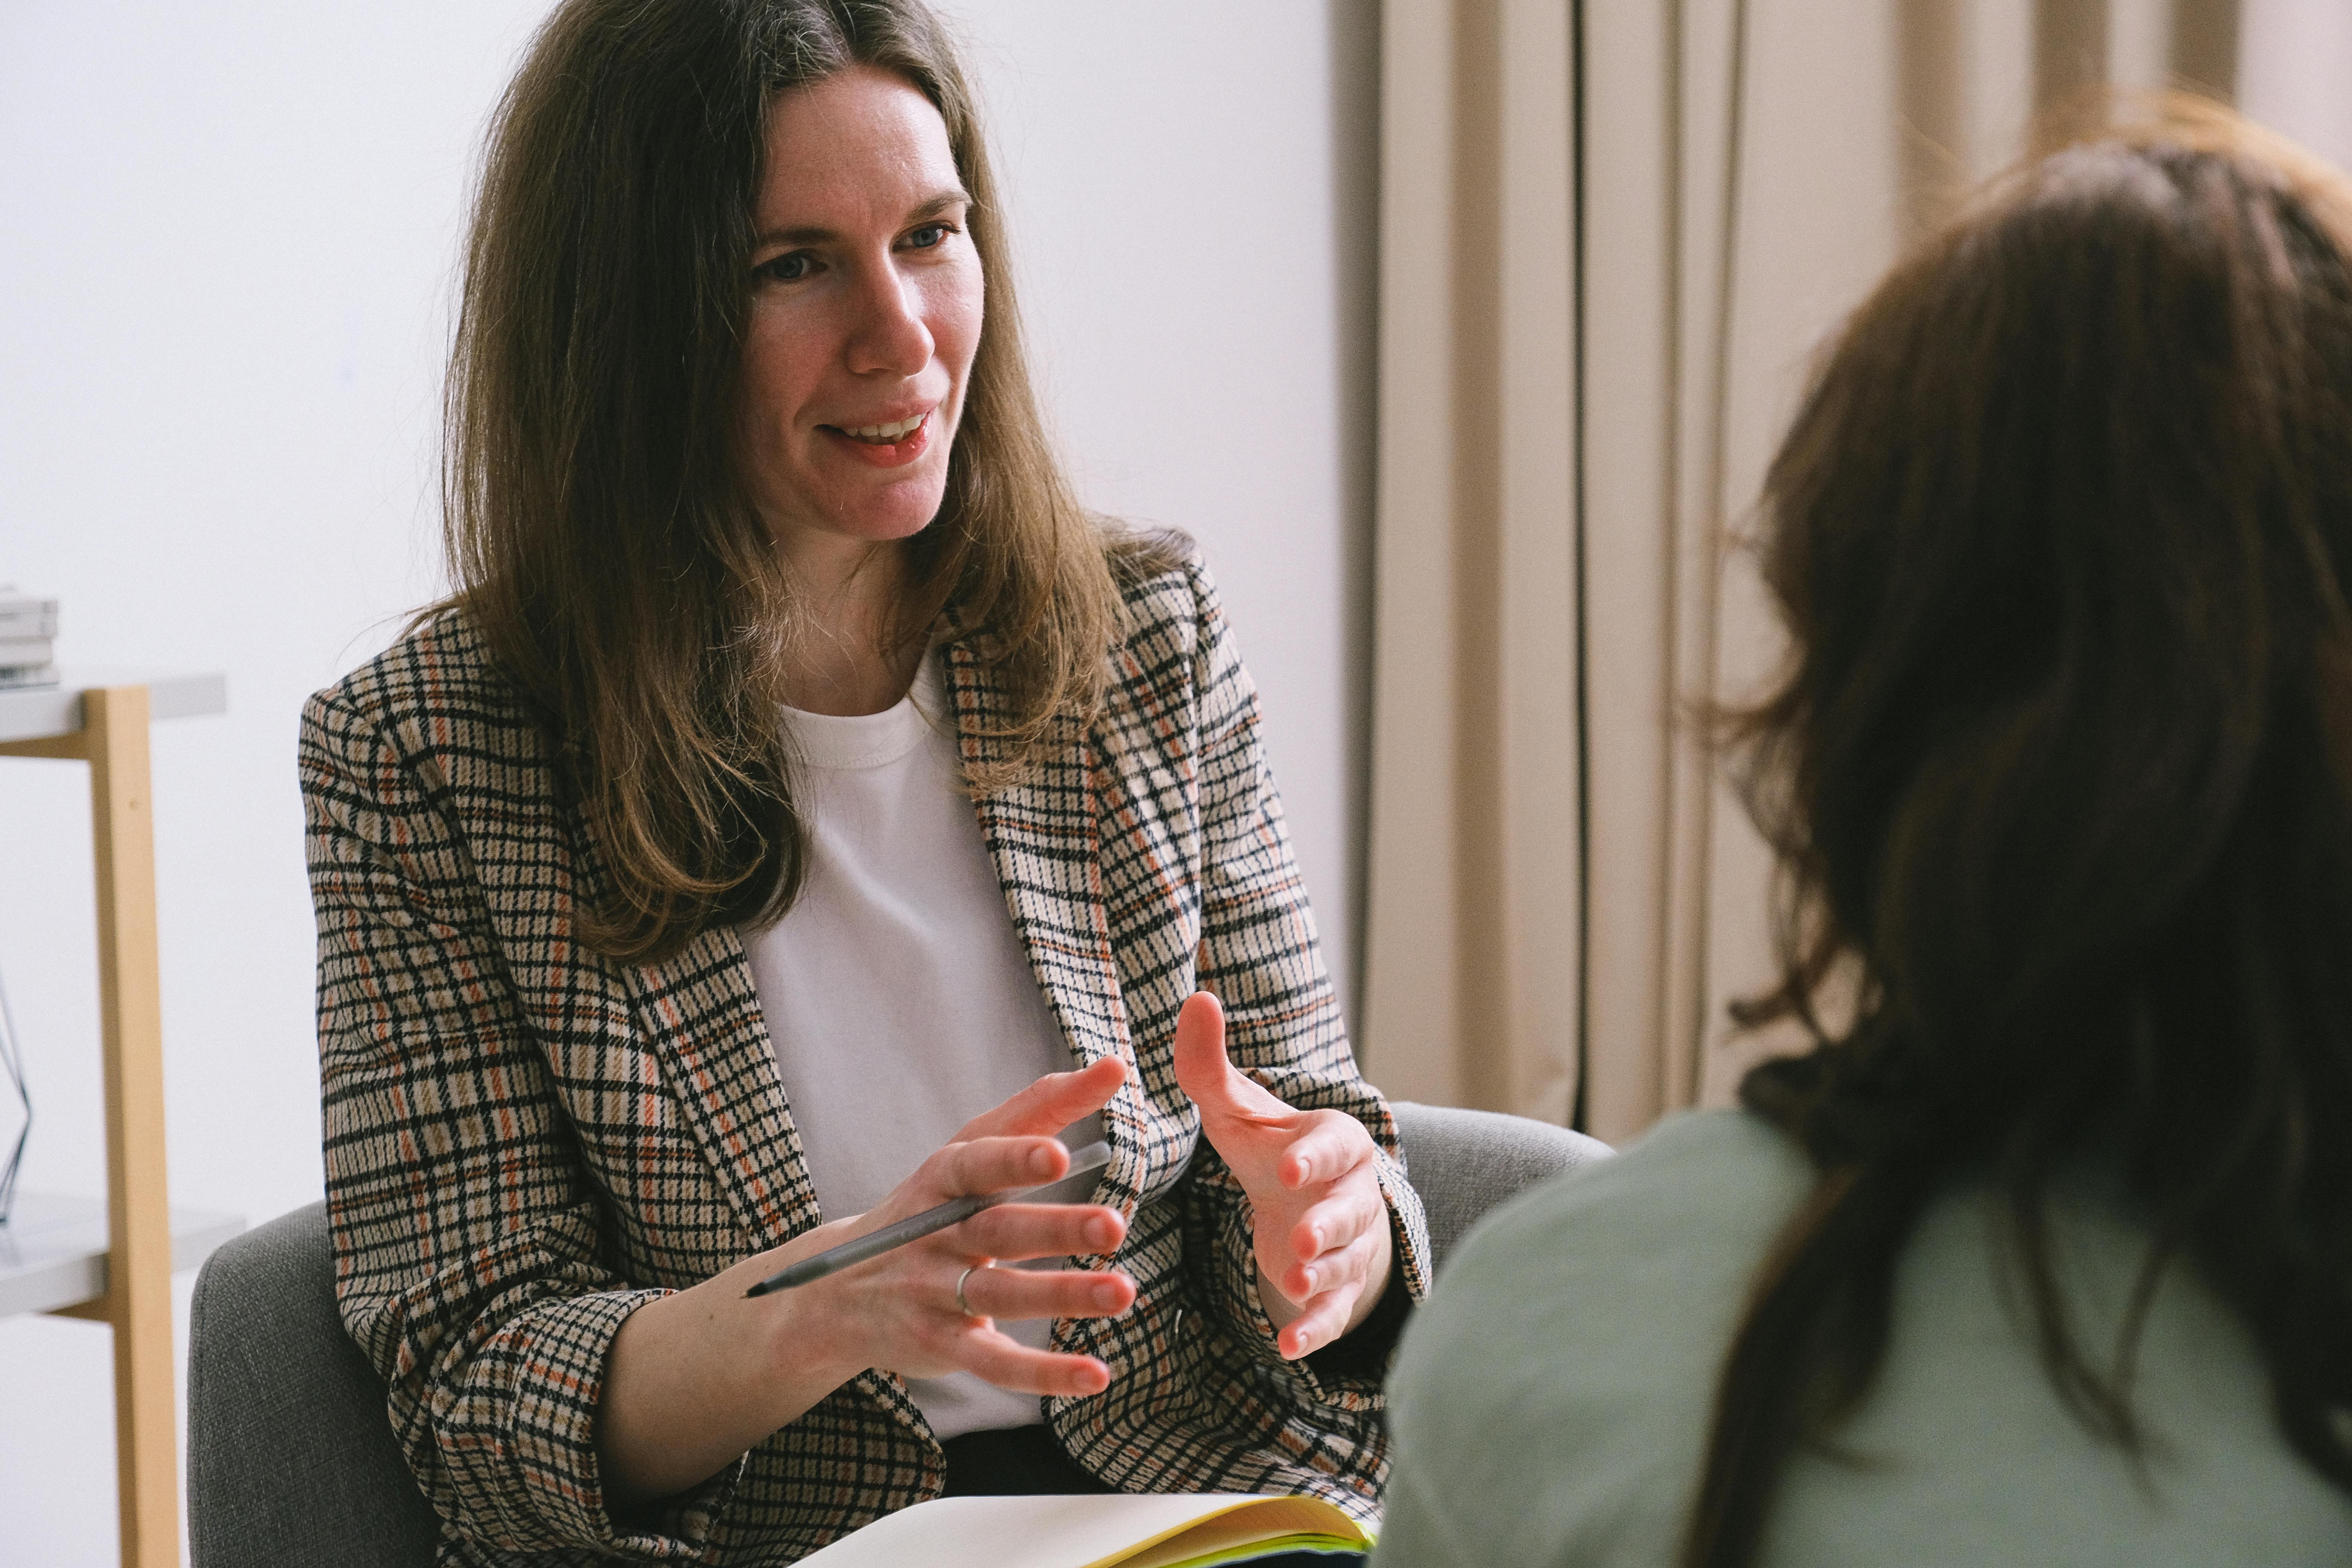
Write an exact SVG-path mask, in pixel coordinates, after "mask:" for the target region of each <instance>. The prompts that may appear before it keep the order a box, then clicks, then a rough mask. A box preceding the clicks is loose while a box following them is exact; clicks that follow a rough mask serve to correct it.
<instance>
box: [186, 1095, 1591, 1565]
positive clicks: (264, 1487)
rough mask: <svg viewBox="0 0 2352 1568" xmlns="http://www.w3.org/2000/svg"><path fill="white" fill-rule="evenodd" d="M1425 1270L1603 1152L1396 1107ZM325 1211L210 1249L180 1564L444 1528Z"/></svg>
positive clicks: (330, 1549) (200, 1313) (1470, 1117)
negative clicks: (362, 1336) (1525, 1190)
mask: <svg viewBox="0 0 2352 1568" xmlns="http://www.w3.org/2000/svg"><path fill="white" fill-rule="evenodd" d="M1392 1109H1393V1110H1395V1112H1396V1124H1397V1133H1398V1136H1399V1137H1400V1138H1401V1139H1402V1142H1403V1146H1404V1157H1405V1162H1406V1168H1407V1170H1408V1171H1410V1172H1411V1173H1412V1178H1413V1184H1414V1187H1415V1189H1416V1190H1417V1191H1418V1192H1419V1193H1420V1194H1421V1196H1422V1201H1423V1203H1424V1204H1425V1205H1427V1211H1428V1214H1429V1219H1430V1229H1429V1244H1430V1257H1431V1258H1432V1259H1433V1261H1434V1263H1435V1264H1436V1265H1438V1266H1441V1267H1442V1266H1443V1264H1444V1259H1445V1258H1446V1256H1447V1255H1448V1253H1449V1252H1450V1251H1451V1249H1452V1247H1453V1246H1454V1243H1455V1242H1456V1241H1457V1240H1459V1239H1460V1237H1461V1236H1462V1234H1463V1233H1464V1232H1465V1231H1466V1230H1467V1229H1468V1228H1469V1226H1471V1225H1472V1224H1474V1223H1475V1222H1476V1220H1477V1219H1478V1217H1479V1215H1482V1214H1483V1213H1485V1212H1486V1208H1487V1207H1488V1206H1490V1205H1493V1204H1496V1203H1499V1202H1500V1201H1502V1200H1503V1199H1504V1198H1507V1197H1509V1196H1510V1195H1511V1194H1513V1193H1515V1192H1517V1191H1518V1190H1519V1188H1520V1187H1521V1186H1523V1185H1527V1184H1533V1183H1535V1182H1538V1181H1541V1180H1543V1179H1545V1178H1546V1177H1549V1176H1552V1175H1555V1174H1558V1173H1561V1172H1564V1171H1568V1170H1572V1169H1574V1168H1576V1167H1577V1166H1579V1165H1580V1164H1583V1163H1587V1162H1589V1161H1590V1160H1591V1159H1593V1158H1596V1157H1597V1156H1598V1155H1600V1154H1601V1153H1605V1152H1607V1151H1606V1149H1605V1147H1604V1146H1603V1145H1601V1144H1600V1143H1597V1142H1594V1141H1593V1140H1591V1139H1590V1138H1585V1137H1582V1136H1580V1134H1577V1133H1573V1132H1568V1131H1563V1130H1562V1129H1560V1128H1557V1127H1550V1126H1547V1125H1545V1124H1544V1123H1542V1122H1538V1121H1525V1120H1522V1119H1521V1118H1518V1117H1515V1116H1497V1115H1494V1114H1492V1113H1490V1112H1487V1111H1482V1110H1453V1109H1450V1108H1448V1107H1445V1106H1436V1105H1412V1104H1407V1103H1402V1102H1400V1103H1398V1104H1397V1105H1395V1106H1394V1107H1392ZM334 1267H335V1266H334V1258H333V1253H332V1249H331V1247H330V1245H329V1242H328V1238H327V1215H326V1207H325V1205H322V1204H312V1205H310V1206H309V1207H307V1208H301V1209H297V1210H295V1211H294V1212H293V1213H292V1214H289V1215H281V1216H279V1217H278V1218H277V1219H275V1220H272V1221H270V1222H269V1223H268V1225H265V1226H258V1227H257V1228H256V1229H254V1230H252V1231H249V1232H247V1234H246V1235H244V1236H241V1237H237V1238H236V1240H234V1241H231V1242H230V1243H228V1244H227V1245H226V1246H225V1247H221V1248H220V1249H219V1250H218V1251H216V1252H215V1253H214V1254H213V1256H212V1257H211V1258H210V1259H208V1260H207V1261H206V1263H205V1268H204V1272H203V1273H201V1274H200V1275H198V1276H197V1278H196V1293H195V1303H194V1310H193V1312H192V1314H191V1321H190V1328H189V1341H190V1343H189V1354H188V1543H189V1549H190V1553H191V1557H192V1560H193V1568H317V1565H318V1564H320V1563H334V1564H336V1565H337V1568H425V1565H426V1564H428V1563H431V1562H432V1561H433V1558H434V1551H435V1542H436V1540H437V1539H438V1537H439V1523H440V1521H438V1520H437V1519H436V1517H435V1516H434V1513H433V1510H432V1509H431V1508H430V1507H429V1506H427V1505H426V1503H425V1498H424V1495H423V1494H422V1493H421V1492H419V1491H418V1490H417V1489H416V1482H415V1478H414V1477H412V1476H411V1475H410V1474H409V1470H408V1463H407V1460H406V1459H405V1458H403V1457H402V1455H401V1452H400V1447H399V1445H398V1444H397V1443H396V1442H394V1439H393V1435H392V1427H391V1426H390V1424H389V1423H388V1422H387V1421H386V1420H385V1419H384V1414H385V1410H384V1384H383V1378H382V1377H380V1376H379V1375H377V1373H376V1371H375V1369H374V1368H373V1367H372V1366H370V1365H369V1364H368V1363H367V1360H366V1358H365V1357H363V1356H362V1355H361V1354H360V1353H359V1351H358V1350H357V1349H356V1348H355V1347H354V1346H353V1345H352V1342H351V1338H350V1336H349V1335H348V1334H346V1333H345V1332H344V1331H343V1325H342V1320H341V1318H340V1317H339V1316H338V1315H337V1312H336V1310H335V1299H334Z"/></svg>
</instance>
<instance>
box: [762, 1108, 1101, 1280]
mask: <svg viewBox="0 0 2352 1568" xmlns="http://www.w3.org/2000/svg"><path fill="white" fill-rule="evenodd" d="M1109 1163H1110V1145H1109V1144H1108V1143H1104V1142H1093V1143H1089V1144H1087V1146H1086V1147H1085V1148H1083V1149H1080V1150H1078V1151H1076V1152H1075V1153H1073V1154H1072V1155H1071V1156H1070V1168H1069V1169H1068V1170H1066V1171H1065V1172H1063V1173H1061V1174H1060V1175H1059V1176H1057V1177H1055V1179H1054V1180H1052V1181H1050V1182H1046V1183H1044V1184H1040V1185H1038V1186H1034V1187H1018V1188H1015V1189H1014V1190H1013V1191H1012V1192H1009V1193H986V1194H980V1195H978V1196H974V1197H968V1198H950V1199H949V1200H948V1201H947V1202H946V1203H943V1204H941V1205H940V1206H939V1207H937V1208H929V1209H925V1210H924V1211H923V1212H922V1213H920V1214H918V1215H908V1216H907V1217H906V1218H905V1219H902V1220H900V1221H898V1223H897V1224H895V1225H886V1226H883V1227H882V1228H881V1229H879V1230H869V1231H867V1232H866V1234H865V1235H864V1236H861V1237H858V1238H857V1239H856V1240H855V1241H845V1242H843V1243H842V1244H841V1245H840V1246H839V1247H827V1248H825V1249H824V1251H823V1252H820V1253H818V1254H817V1255H816V1256H815V1257H814V1258H802V1259H801V1260H800V1261H799V1262H798V1263H795V1264H793V1266H792V1267H791V1268H786V1269H784V1270H782V1271H781V1272H780V1273H775V1274H771V1275H769V1276H768V1277H767V1278H766V1279H762V1280H761V1281H760V1282H759V1283H758V1284H757V1285H754V1286H752V1287H751V1289H749V1290H746V1291H744V1292H743V1294H744V1295H745V1296H747V1297H748V1296H765V1295H767V1294H768V1293H769V1292H771V1291H773V1290H789V1289H792V1288H793V1286H795V1285H807V1284H810V1283H812V1282H814V1281H815V1280H818V1279H824V1277H825V1276H826V1275H828V1274H838V1273H840V1272H841V1271H842V1270H843V1269H845V1268H855V1267H856V1265H858V1264H860V1263H863V1262H865V1261H866V1259H867V1258H879V1257H881V1256H882V1255H883V1254H884V1253H886V1252H888V1251H890V1250H891V1249H892V1248H894V1247H904V1246H906V1245H907V1243H908V1242H910V1241H919V1240H921V1239H922V1238H923V1237H927V1236H929V1235H930V1234H931V1233H932V1232H934V1231H940V1230H945V1229H947V1227H948V1226H951V1225H961V1224H962V1223H963V1222H964V1221H966V1220H968V1219H970V1218H971V1216H972V1215H976V1214H978V1213H979V1212H980V1211H981V1210H982V1209H992V1208H994V1207H995V1206H996V1205H999V1204H1009V1203H1017V1202H1019V1201H1020V1200H1021V1199H1023V1198H1025V1197H1028V1196H1029V1195H1030V1194H1033V1193H1042V1192H1044V1191H1045V1189H1046V1188H1047V1187H1058V1186H1060V1185H1061V1184H1063V1183H1064V1182H1066V1181H1068V1180H1069V1179H1070V1178H1071V1177H1072V1176H1083V1175H1085V1174H1086V1173H1087V1172H1089V1171H1099V1170H1101V1169H1102V1168H1103V1167H1104V1166H1105V1165H1108V1164H1109Z"/></svg>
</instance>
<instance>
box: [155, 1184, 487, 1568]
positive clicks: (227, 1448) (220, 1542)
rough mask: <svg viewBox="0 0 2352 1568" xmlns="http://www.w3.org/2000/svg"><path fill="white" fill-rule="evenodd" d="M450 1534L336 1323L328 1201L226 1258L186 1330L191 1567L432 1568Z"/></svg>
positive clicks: (275, 1225)
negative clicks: (428, 1567) (324, 1566)
mask: <svg viewBox="0 0 2352 1568" xmlns="http://www.w3.org/2000/svg"><path fill="white" fill-rule="evenodd" d="M440 1524H441V1521H439V1520H437V1519H436V1518H435V1517H434V1515H433V1510H432V1509H431V1508H429V1507H427V1506H426V1504H425V1497H424V1494H423V1493H421V1492H419V1491H418V1490H417V1489H416V1482H415V1479H413V1478H412V1477H411V1476H410V1475H409V1473H408V1462H407V1461H406V1460H405V1459H404V1458H401V1454H400V1445H399V1444H398V1443H396V1442H394V1440H393V1436H392V1426H391V1425H390V1424H389V1423H388V1422H386V1421H385V1420H384V1403H383V1378H382V1377H380V1376H378V1375H377V1374H376V1370H375V1368H373V1367H372V1366H370V1365H369V1364H368V1363H367V1358H366V1357H365V1356H362V1354H360V1352H359V1347H358V1346H356V1345H354V1344H352V1341H351V1336H350V1335H348V1334H346V1333H345V1332H344V1331H343V1324H342V1320H341V1318H340V1317H339V1316H337V1314H336V1311H335V1260H334V1257H333V1253H332V1251H331V1248H330V1247H329V1246H328V1242H327V1210H326V1205H323V1204H312V1205H310V1206H309V1207H307V1208H299V1209H296V1210H295V1211H294V1212H293V1213H292V1214H289V1215H279V1216H278V1218H276V1219H274V1220H271V1221H270V1222H269V1223H268V1225H265V1226H257V1227H255V1228H254V1229H252V1230H249V1231H247V1232H246V1233H245V1234H244V1235H243V1236H240V1237H236V1239H235V1240H233V1241H231V1242H229V1243H228V1244H227V1245H226V1246H225V1247H220V1248H219V1249H218V1250H216V1251H215V1252H214V1253H213V1255H212V1256H211V1257H210V1258H207V1259H205V1267H204V1271H203V1272H202V1273H200V1274H198V1275H197V1276H196V1293H195V1300H194V1304H193V1305H192V1306H191V1308H190V1310H189V1321H188V1549H189V1553H190V1556H191V1559H192V1560H193V1562H194V1568H313V1565H314V1564H320V1563H333V1564H335V1568H425V1564H426V1563H431V1562H432V1561H433V1552H434V1543H435V1542H436V1541H437V1540H439V1539H440V1534H441V1530H440Z"/></svg>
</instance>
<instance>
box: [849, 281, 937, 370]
mask: <svg viewBox="0 0 2352 1568" xmlns="http://www.w3.org/2000/svg"><path fill="white" fill-rule="evenodd" d="M856 310H857V316H856V322H855V323H854V325H853V326H852V328H851V331H850V334H849V345H848V346H849V368H850V370H851V371H853V372H855V373H856V374H859V375H873V374H888V375H902V376H911V375H914V374H917V373H918V372H919V371H921V370H922V368H923V367H924V366H925V365H928V364H929V363H931V351H932V349H933V347H934V344H933V342H932V339H931V330H930V328H929V327H928V326H926V325H925V324H924V322H923V292H922V290H921V289H919V288H918V287H916V286H915V285H914V283H913V282H912V281H911V280H910V279H908V278H907V277H906V276H905V275H904V274H902V273H901V272H900V271H899V270H898V268H896V267H894V266H891V265H889V264H888V263H887V262H885V263H883V264H881V265H879V266H877V267H874V268H869V269H867V271H866V278H865V280H864V286H863V287H862V288H861V289H859V290H858V298H857V306H856Z"/></svg>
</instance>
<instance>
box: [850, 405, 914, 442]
mask: <svg viewBox="0 0 2352 1568" xmlns="http://www.w3.org/2000/svg"><path fill="white" fill-rule="evenodd" d="M930 416H931V411H930V410H929V409H928V408H926V409H925V410H923V412H921V413H920V414H918V415H916V416H914V417H913V418H911V419H901V420H898V422H897V423H895V424H890V425H860V426H856V427H855V428H850V427H847V426H839V425H835V426H832V428H834V429H835V430H839V431H840V432H841V433H842V434H843V435H845V436H846V437H849V438H850V439H851V440H853V441H856V442H860V443H863V444H864V445H866V446H868V447H895V446H897V445H898V443H899V442H901V441H904V440H905V439H907V437H909V436H912V435H913V434H914V433H915V432H916V431H918V430H919V429H921V428H922V427H923V424H924V422H925V421H926V420H928V419H929V418H930Z"/></svg>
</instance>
